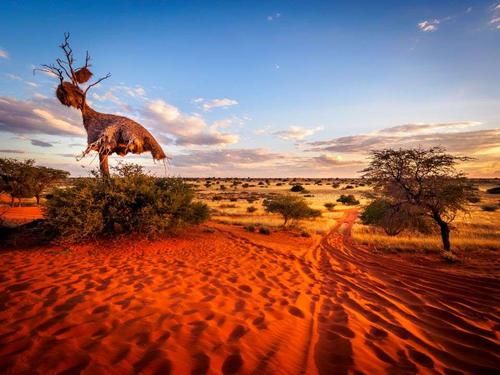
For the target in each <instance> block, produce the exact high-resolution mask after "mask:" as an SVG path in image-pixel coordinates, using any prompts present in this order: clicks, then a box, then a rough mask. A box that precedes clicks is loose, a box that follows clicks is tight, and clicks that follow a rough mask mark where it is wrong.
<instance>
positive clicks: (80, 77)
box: [75, 66, 92, 83]
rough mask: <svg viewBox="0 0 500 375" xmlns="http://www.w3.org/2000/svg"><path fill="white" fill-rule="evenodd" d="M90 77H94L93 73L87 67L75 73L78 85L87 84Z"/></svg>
mask: <svg viewBox="0 0 500 375" xmlns="http://www.w3.org/2000/svg"><path fill="white" fill-rule="evenodd" d="M90 77H92V72H91V71H90V70H89V69H88V68H87V67H85V66H84V67H83V68H80V69H78V70H77V71H76V72H75V78H76V81H77V82H78V83H85V82H87V81H88V80H89V79H90Z"/></svg>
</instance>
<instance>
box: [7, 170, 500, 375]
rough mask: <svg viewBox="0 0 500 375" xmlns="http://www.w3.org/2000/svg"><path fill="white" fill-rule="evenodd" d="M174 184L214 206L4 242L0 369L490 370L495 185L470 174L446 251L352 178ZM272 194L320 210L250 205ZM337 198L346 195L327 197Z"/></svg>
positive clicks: (17, 208) (27, 217)
mask: <svg viewBox="0 0 500 375" xmlns="http://www.w3.org/2000/svg"><path fill="white" fill-rule="evenodd" d="M187 183H188V184H189V185H191V187H192V188H193V190H194V191H195V199H196V200H198V201H202V202H205V203H206V204H207V205H208V206H209V208H210V211H211V218H210V220H209V221H206V222H205V223H204V224H202V225H199V226H193V227H189V228H188V229H187V230H186V229H185V230H182V231H180V232H179V233H176V234H175V235H172V236H167V237H165V236H163V237H161V238H155V239H149V238H142V237H136V236H135V237H131V236H130V235H122V236H113V237H111V238H104V239H99V240H94V241H86V242H83V243H79V244H66V243H64V242H61V243H59V242H56V243H50V244H46V245H37V246H34V247H33V246H28V245H26V246H24V245H23V244H22V243H21V244H19V243H17V244H12V243H10V244H9V245H6V246H4V248H3V249H2V250H1V253H0V258H1V262H0V267H1V271H0V287H1V289H2V295H1V297H0V323H1V324H0V371H1V372H2V373H7V374H47V373H54V374H77V373H82V374H133V373H145V374H168V373H175V374H220V373H222V374H234V373H241V374H348V373H349V374H351V373H353V374H354V373H356V374H361V373H364V374H376V373H392V374H416V373H422V374H426V373H444V374H464V373H469V374H473V373H474V374H486V373H495V372H496V371H498V369H499V367H498V366H499V350H498V349H499V345H498V331H499V329H500V317H499V314H498V310H499V308H498V306H499V293H498V292H499V289H498V277H499V271H500V267H499V264H498V248H499V243H500V230H499V227H498V223H499V218H500V214H499V211H494V210H493V211H491V210H488V209H485V208H484V207H485V206H488V205H489V206H495V205H497V204H498V199H499V198H498V195H495V194H489V193H487V192H486V190H487V189H490V188H492V187H495V186H497V184H498V181H496V180H474V181H473V183H474V184H475V186H476V187H477V189H478V190H477V191H478V196H479V200H477V199H476V202H475V203H471V209H470V210H469V212H468V213H467V214H463V215H461V216H459V217H457V218H456V219H455V221H454V222H453V224H452V228H453V230H452V232H451V240H452V244H453V248H454V256H453V258H449V257H444V256H443V255H442V251H441V250H440V249H441V242H440V237H439V234H438V233H431V234H418V233H416V232H413V231H410V230H406V231H403V232H401V233H399V234H398V235H397V236H389V235H387V234H386V233H385V232H384V231H383V230H382V229H380V228H376V227H373V226H369V225H365V224H363V222H362V221H361V220H360V218H359V216H360V213H361V212H362V210H363V208H364V207H365V206H366V205H367V203H368V202H369V199H370V194H371V186H370V185H369V184H366V183H365V182H364V181H363V180H361V179H222V178H210V179H201V178H200V179H188V180H187ZM294 185H299V186H301V187H302V189H297V190H300V191H298V192H291V191H290V190H291V188H292V187H293V186H294ZM275 194H288V195H292V196H300V197H302V198H304V199H305V200H306V202H307V203H308V204H309V206H310V207H311V208H313V209H316V210H319V211H320V212H321V216H317V215H315V216H316V217H314V218H309V219H304V220H300V221H296V220H295V221H294V220H291V222H289V223H287V225H286V226H283V218H282V217H281V216H279V215H277V214H273V213H269V212H267V211H266V210H265V209H264V206H263V202H264V200H266V199H269V198H270V197H273V195H275ZM350 194H352V195H354V197H355V198H356V201H357V202H348V204H343V203H341V202H337V199H338V198H339V197H340V196H341V195H350ZM2 203H3V206H2V217H3V220H4V221H5V223H7V224H6V225H8V226H11V227H14V226H18V225H23V224H24V225H29V224H26V223H29V222H30V221H32V220H36V219H39V218H41V217H43V215H44V211H43V210H42V209H40V208H39V207H38V206H36V205H35V202H34V201H33V200H31V199H22V200H21V201H20V202H19V205H17V204H14V207H10V205H9V203H10V199H9V197H7V196H5V195H4V196H2ZM28 242H29V241H28ZM23 246H24V247H23Z"/></svg>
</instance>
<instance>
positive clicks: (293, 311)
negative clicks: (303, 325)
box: [288, 306, 305, 319]
mask: <svg viewBox="0 0 500 375" xmlns="http://www.w3.org/2000/svg"><path fill="white" fill-rule="evenodd" d="M288 312H289V313H290V314H292V315H294V316H296V317H298V318H301V319H304V317H305V315H304V313H303V312H302V310H300V309H299V308H298V307H295V306H290V307H289V308H288Z"/></svg>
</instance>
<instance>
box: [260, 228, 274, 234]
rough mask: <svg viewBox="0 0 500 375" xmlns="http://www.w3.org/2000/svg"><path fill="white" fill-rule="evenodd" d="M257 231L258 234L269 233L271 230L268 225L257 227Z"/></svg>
mask: <svg viewBox="0 0 500 375" xmlns="http://www.w3.org/2000/svg"><path fill="white" fill-rule="evenodd" d="M259 233H260V234H265V235H270V234H271V230H270V229H269V228H268V227H260V228H259Z"/></svg>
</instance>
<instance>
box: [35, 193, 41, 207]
mask: <svg viewBox="0 0 500 375" xmlns="http://www.w3.org/2000/svg"><path fill="white" fill-rule="evenodd" d="M35 198H36V205H37V206H39V205H40V194H36V195H35Z"/></svg>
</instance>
